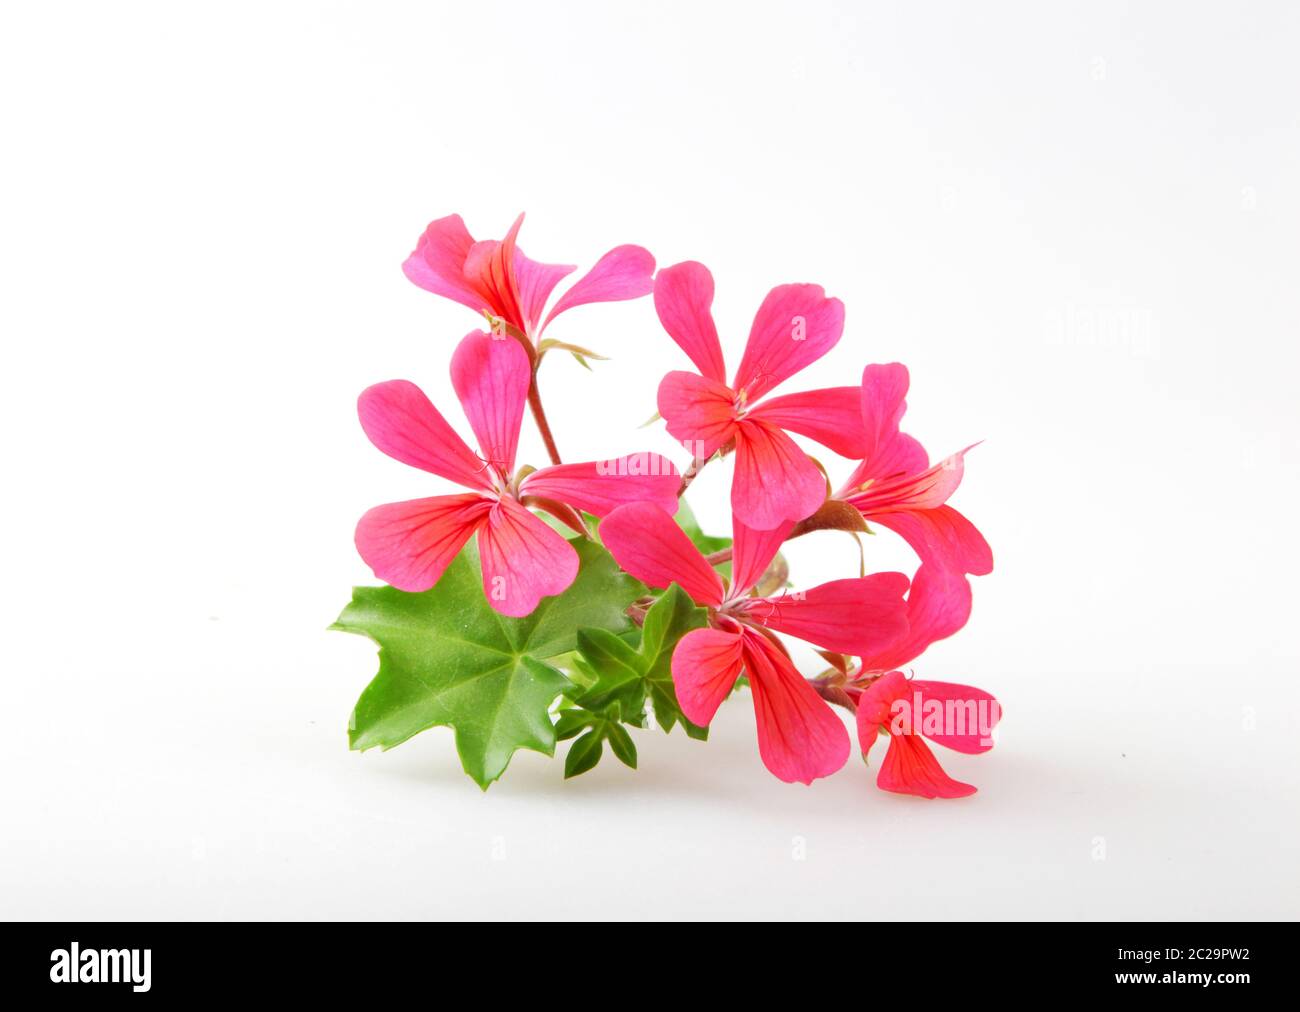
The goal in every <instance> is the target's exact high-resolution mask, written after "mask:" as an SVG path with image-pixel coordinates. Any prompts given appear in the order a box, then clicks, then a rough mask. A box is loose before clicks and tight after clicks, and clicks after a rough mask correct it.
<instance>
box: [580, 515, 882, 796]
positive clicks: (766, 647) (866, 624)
mask: <svg viewBox="0 0 1300 1012" xmlns="http://www.w3.org/2000/svg"><path fill="white" fill-rule="evenodd" d="M791 526H792V525H791V524H789V523H786V524H783V525H782V526H781V527H778V528H776V529H774V530H770V531H757V530H753V529H751V528H749V527H746V526H744V525H743V524H742V523H740V522H739V521H736V523H735V528H734V533H735V543H734V545H733V554H732V580H731V585H730V587H728V586H727V585H726V584H724V583H723V581H722V578H721V577H720V576H719V575H718V573H717V572H716V571H715V570H714V569H713V567H712V566H711V565H709V562H708V560H706V559H705V558H704V556H703V555H701V554H700V552H699V550H698V549H697V548H696V547H695V545H693V544H692V543H691V540H690V538H688V537H687V536H686V534H685V532H684V531H682V529H681V528H680V527H678V526H677V524H676V523H675V522H674V521H673V519H672V517H671V516H670V515H669V514H668V513H666V512H665V511H664V510H663V509H661V508H660V507H658V506H656V505H654V504H653V503H649V502H642V503H636V504H633V505H630V506H621V507H619V508H618V509H616V510H614V511H613V512H612V513H610V514H609V516H607V517H606V518H605V519H604V520H603V521H602V522H601V525H600V532H599V533H600V537H601V539H602V540H603V541H604V543H605V547H606V548H608V549H609V551H610V553H611V554H612V555H613V556H614V558H615V559H616V560H617V561H618V563H619V565H620V566H622V567H623V568H624V569H625V570H626V571H627V572H629V573H631V574H632V575H633V576H635V577H636V578H637V579H638V580H640V581H641V582H643V583H646V584H649V585H650V586H652V587H667V586H668V585H669V584H671V583H676V584H678V585H679V586H680V587H681V588H682V589H683V590H684V591H686V593H687V594H689V595H690V597H691V599H692V600H694V601H695V603H696V604H698V605H701V606H703V607H707V608H708V610H709V611H708V614H709V628H707V629H696V630H694V631H692V632H689V633H687V634H686V635H685V636H684V637H682V639H681V641H680V642H679V643H678V644H677V648H676V650H675V651H674V653H673V659H672V672H673V684H674V686H675V687H676V690H677V700H678V703H679V704H680V705H681V708H682V712H683V713H684V714H685V715H686V716H687V717H688V718H690V720H692V721H693V722H695V723H696V724H708V723H709V722H710V721H711V720H712V719H713V715H714V714H715V713H716V712H717V709H718V706H719V705H721V703H722V701H723V700H724V699H725V698H726V697H727V695H728V693H730V692H731V689H732V687H733V686H734V685H735V683H736V679H737V678H738V677H740V675H741V673H742V672H743V673H745V674H747V675H748V677H749V683H750V689H751V692H752V694H753V697H754V716H755V719H756V721H757V724H758V751H759V755H760V756H761V757H762V759H763V763H764V765H766V766H767V768H768V769H769V770H771V771H772V773H773V774H775V775H776V776H777V777H779V778H780V779H781V780H784V781H786V782H787V783H793V782H795V781H799V782H801V783H805V784H806V783H811V782H812V781H813V780H815V779H816V778H817V777H824V776H828V775H830V774H831V773H834V772H835V771H836V770H838V769H839V768H840V767H841V766H843V765H844V763H845V761H846V760H847V759H848V755H849V751H850V745H849V737H848V732H847V731H846V730H845V728H844V724H843V722H842V721H841V720H840V719H839V717H837V716H836V715H835V713H834V712H833V711H832V710H831V708H830V706H829V705H828V704H827V703H826V702H825V701H823V700H822V698H821V697H820V696H819V695H818V693H817V690H816V689H815V688H814V687H813V686H812V685H811V684H810V683H809V682H808V681H806V680H805V679H804V677H803V676H802V675H800V674H799V671H798V670H797V669H796V668H795V666H794V664H793V662H792V661H791V660H790V657H789V655H788V654H787V653H786V651H785V648H784V647H783V646H782V645H781V642H780V640H778V639H777V637H776V636H774V635H773V633H777V632H782V633H788V634H789V635H791V636H795V637H798V638H799V639H803V640H807V641H809V642H811V643H815V644H817V645H818V646H821V647H824V648H826V649H828V650H835V651H839V652H842V653H850V654H868V655H875V654H878V653H880V652H881V651H883V650H885V649H886V648H887V647H888V646H889V645H890V644H891V643H893V642H894V641H896V640H898V639H899V638H900V637H902V636H904V635H905V634H906V632H907V618H906V606H905V604H904V602H903V594H904V592H905V591H906V590H907V577H905V576H904V575H903V574H902V573H878V574H876V575H874V576H867V577H862V578H858V579H852V580H835V581H832V582H831V583H824V584H822V585H821V586H818V587H813V588H811V589H809V590H807V591H801V592H798V593H794V594H782V595H780V596H779V597H754V596H750V591H751V590H752V589H753V587H754V586H755V585H756V584H757V583H758V582H759V580H760V579H761V578H762V576H763V573H764V571H765V570H766V569H767V567H768V565H769V564H770V563H771V561H772V559H773V558H774V557H775V555H776V551H777V549H778V548H779V547H780V545H781V542H782V541H784V540H785V538H786V535H788V534H789V532H790V528H791Z"/></svg>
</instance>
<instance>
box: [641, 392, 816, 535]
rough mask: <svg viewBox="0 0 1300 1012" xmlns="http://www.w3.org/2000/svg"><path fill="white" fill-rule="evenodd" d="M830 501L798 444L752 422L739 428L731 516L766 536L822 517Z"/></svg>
mask: <svg viewBox="0 0 1300 1012" xmlns="http://www.w3.org/2000/svg"><path fill="white" fill-rule="evenodd" d="M669 375H670V376H671V375H674V374H673V373H669ZM662 389H663V387H662V386H661V387H660V390H661V391H662ZM665 417H667V416H666V415H665ZM669 431H670V432H672V429H671V428H669ZM676 434H677V433H675V432H674V433H673V435H676ZM825 499H826V477H825V475H823V474H822V472H821V470H820V469H819V468H818V467H817V465H816V464H814V463H813V462H812V461H811V460H810V459H809V458H808V455H807V454H805V453H804V452H803V450H801V449H799V447H798V446H796V445H795V443H794V440H793V439H791V438H790V437H789V436H787V435H786V434H785V433H784V432H782V431H781V430H780V429H778V428H777V427H776V426H775V425H770V424H768V423H767V422H763V421H756V420H755V419H752V418H746V419H744V420H743V421H742V422H740V423H739V425H737V426H736V473H735V477H734V478H733V479H732V483H731V511H732V512H733V513H734V514H735V515H736V518H737V519H738V520H740V522H741V523H743V524H745V525H746V526H747V527H753V528H755V529H757V530H760V531H765V530H771V529H772V528H774V527H777V526H778V525H780V524H782V523H784V522H785V521H787V520H789V521H793V522H795V523H798V522H799V521H800V520H802V519H804V517H808V516H812V514H813V513H815V512H817V507H819V506H820V505H821V504H822V503H823V502H824V501H825Z"/></svg>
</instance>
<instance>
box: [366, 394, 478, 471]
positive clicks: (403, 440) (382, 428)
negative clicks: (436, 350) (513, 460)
mask: <svg viewBox="0 0 1300 1012" xmlns="http://www.w3.org/2000/svg"><path fill="white" fill-rule="evenodd" d="M357 415H358V416H359V417H360V419H361V427H362V428H363V429H364V430H365V432H366V435H367V436H369V437H370V441H371V442H372V443H374V444H375V446H377V447H379V449H381V450H382V451H383V452H384V453H386V454H388V455H389V456H390V457H392V458H393V459H394V460H400V461H401V462H402V463H403V464H410V465H411V466H412V467H418V468H420V470H422V471H428V472H430V473H431V474H436V475H438V476H439V477H440V478H446V479H447V480H448V481H454V482H456V483H457V484H459V485H465V486H468V487H469V488H482V489H491V488H492V482H491V480H490V479H489V477H488V474H487V469H486V467H485V466H484V464H483V462H482V461H481V460H479V459H478V457H476V456H475V455H474V451H473V450H471V449H470V448H469V447H468V446H466V445H465V441H464V440H463V439H461V438H460V436H458V435H456V430H455V429H453V428H452V427H451V426H450V425H448V424H447V421H446V419H444V418H443V417H442V415H440V414H439V413H438V409H437V408H435V407H434V406H433V404H432V403H430V401H429V398H427V397H426V396H424V391H422V390H421V389H420V388H419V387H417V386H416V385H415V384H414V383H410V382H408V381H406V380H390V381H388V382H387V383H376V384H375V385H374V386H372V387H367V388H366V389H365V390H363V391H362V392H361V396H360V397H359V398H358V399H357Z"/></svg>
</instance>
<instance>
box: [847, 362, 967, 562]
mask: <svg viewBox="0 0 1300 1012" xmlns="http://www.w3.org/2000/svg"><path fill="white" fill-rule="evenodd" d="M907 387H908V375H907V368H906V367H905V366H902V365H899V364H898V363H897V362H895V363H893V364H891V365H869V366H867V367H866V369H865V370H864V371H863V373H862V390H861V411H862V422H861V425H862V432H863V442H864V446H863V453H862V463H861V464H859V465H858V467H857V469H856V470H854V472H853V474H852V475H851V476H850V477H849V480H848V481H847V482H846V483H845V484H844V487H843V488H841V489H840V490H839V491H838V492H836V493H835V495H834V496H833V498H835V499H841V500H843V501H845V502H847V503H849V504H850V505H852V506H854V507H855V508H856V509H857V510H858V512H859V513H861V514H862V516H863V517H864V518H865V519H867V520H872V521H875V522H876V523H878V524H880V525H881V526H882V527H888V528H889V529H890V530H892V531H894V532H896V533H897V534H900V535H901V536H902V537H903V538H904V539H906V541H907V543H908V544H910V545H911V546H912V548H913V549H914V550H915V551H916V554H917V555H919V556H920V558H921V561H922V562H923V563H930V564H933V565H936V566H942V567H945V568H948V569H951V570H954V571H955V572H957V573H971V574H973V575H976V576H983V575H984V574H986V573H990V572H992V571H993V552H992V550H991V549H990V548H989V545H988V542H987V541H985V540H984V536H983V535H982V534H980V532H979V531H978V530H976V529H975V525H974V524H972V523H971V522H970V521H969V520H967V519H966V518H965V517H964V516H962V515H961V514H960V513H958V512H957V511H956V510H955V509H953V508H952V507H951V506H949V505H947V502H948V498H949V497H950V496H951V495H952V494H953V493H954V492H955V491H956V490H957V486H958V485H960V484H961V479H962V473H963V470H964V465H963V458H964V457H965V455H966V452H967V451H966V450H962V451H961V452H960V453H955V454H953V455H952V456H951V457H948V458H946V459H944V460H942V461H940V462H939V463H938V464H934V465H931V464H930V460H929V457H928V456H927V454H926V452H925V449H924V448H923V447H922V446H921V444H920V443H918V442H917V441H916V440H915V439H913V438H912V437H911V436H909V435H907V434H905V433H903V432H900V431H899V423H900V422H901V420H902V418H903V412H905V411H906V410H907V403H906V401H905V400H904V398H905V397H906V396H907ZM967 449H969V447H968V448H967Z"/></svg>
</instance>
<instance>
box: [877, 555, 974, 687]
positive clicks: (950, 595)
mask: <svg viewBox="0 0 1300 1012" xmlns="http://www.w3.org/2000/svg"><path fill="white" fill-rule="evenodd" d="M970 608H971V592H970V582H969V581H968V580H967V579H966V577H965V576H964V575H963V574H962V573H961V571H960V570H954V569H950V568H946V567H941V566H932V565H923V566H921V568H920V569H918V570H917V571H916V575H915V576H914V577H912V589H911V590H909V591H908V593H907V623H908V629H907V635H906V636H904V637H902V638H901V639H899V640H898V641H897V642H895V643H893V644H892V645H890V646H888V647H886V648H885V649H883V650H872V651H864V652H862V653H861V654H860V655H859V656H861V657H862V670H863V671H892V670H893V669H894V668H901V667H903V665H905V664H909V663H910V662H912V661H914V660H916V658H917V657H919V656H920V655H921V654H922V652H924V650H925V648H926V647H928V646H929V645H930V644H931V643H934V642H936V641H937V640H941V639H945V638H946V637H948V636H951V635H952V634H953V633H955V632H956V631H957V630H959V629H960V628H961V627H962V626H964V625H965V624H966V620H967V619H968V618H970ZM876 684H879V683H876ZM873 688H874V686H873Z"/></svg>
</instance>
